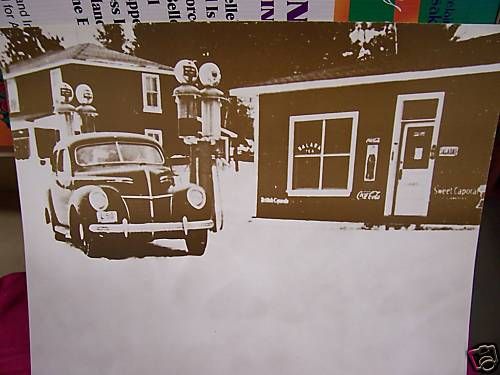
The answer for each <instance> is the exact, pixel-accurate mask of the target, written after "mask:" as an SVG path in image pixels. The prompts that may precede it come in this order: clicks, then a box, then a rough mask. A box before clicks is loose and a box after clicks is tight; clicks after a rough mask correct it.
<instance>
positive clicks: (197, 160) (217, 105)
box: [173, 60, 224, 231]
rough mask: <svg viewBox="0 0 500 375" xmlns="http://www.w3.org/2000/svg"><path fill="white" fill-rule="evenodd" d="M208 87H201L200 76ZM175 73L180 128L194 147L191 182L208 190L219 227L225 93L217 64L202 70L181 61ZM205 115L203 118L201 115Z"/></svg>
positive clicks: (180, 133) (175, 92) (185, 141)
mask: <svg viewBox="0 0 500 375" xmlns="http://www.w3.org/2000/svg"><path fill="white" fill-rule="evenodd" d="M198 73H199V78H200V83H201V84H202V85H203V86H205V87H204V88H203V89H202V90H199V89H198V88H197V87H196V86H195V84H196V80H197V79H198ZM174 74H175V77H176V78H177V81H178V82H179V83H180V84H181V85H180V86H178V87H177V88H175V89H174V92H173V95H174V97H175V101H176V103H177V117H178V131H179V133H178V134H179V137H181V138H182V139H183V141H184V143H185V144H187V145H189V149H190V164H189V169H190V182H192V183H196V184H199V185H200V186H201V187H203V188H204V189H205V192H206V194H207V201H208V202H211V206H212V218H213V220H214V222H215V230H216V231H217V230H220V229H222V207H221V201H220V183H219V178H218V175H219V174H218V169H219V166H220V164H221V163H220V161H219V158H218V154H217V152H216V147H215V144H216V142H217V140H219V139H220V135H221V126H222V125H221V108H222V100H224V94H223V93H222V91H220V90H219V89H217V88H216V86H217V85H218V84H219V82H220V79H221V74H220V70H219V68H218V67H217V65H215V64H213V63H207V64H204V65H202V66H201V68H200V70H199V72H198V68H197V67H196V65H195V63H194V62H193V61H190V60H181V61H179V62H178V63H177V64H176V66H175V68H174ZM200 114H201V117H200Z"/></svg>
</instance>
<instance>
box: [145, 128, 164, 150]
mask: <svg viewBox="0 0 500 375" xmlns="http://www.w3.org/2000/svg"><path fill="white" fill-rule="evenodd" d="M144 134H145V135H147V136H148V137H151V138H153V139H154V140H156V141H157V142H158V143H159V144H160V145H161V146H162V147H163V132H162V131H161V130H158V129H144Z"/></svg>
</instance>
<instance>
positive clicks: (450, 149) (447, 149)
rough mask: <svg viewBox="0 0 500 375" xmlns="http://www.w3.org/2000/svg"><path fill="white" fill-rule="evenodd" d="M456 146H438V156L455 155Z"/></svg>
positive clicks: (456, 153) (456, 151)
mask: <svg viewBox="0 0 500 375" xmlns="http://www.w3.org/2000/svg"><path fill="white" fill-rule="evenodd" d="M457 155H458V146H441V147H439V156H449V157H450V156H451V157H453V156H457Z"/></svg>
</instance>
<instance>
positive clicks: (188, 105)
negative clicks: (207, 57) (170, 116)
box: [173, 60, 200, 143]
mask: <svg viewBox="0 0 500 375" xmlns="http://www.w3.org/2000/svg"><path fill="white" fill-rule="evenodd" d="M174 75H175V78H176V79H177V81H178V82H179V83H180V84H181V85H180V86H178V87H176V88H175V89H174V92H173V96H174V97H175V103H176V104H177V118H178V123H177V124H178V135H179V137H182V138H184V142H185V143H193V142H195V139H196V137H197V135H198V131H199V127H200V124H199V121H198V98H199V97H200V90H198V88H197V87H195V86H194V83H195V82H196V80H197V78H198V68H197V67H196V65H195V63H194V62H193V61H191V60H181V61H179V62H178V63H177V64H176V65H175V68H174Z"/></svg>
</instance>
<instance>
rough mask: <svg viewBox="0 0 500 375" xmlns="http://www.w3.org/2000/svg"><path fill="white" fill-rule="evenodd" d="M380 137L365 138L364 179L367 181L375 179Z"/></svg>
mask: <svg viewBox="0 0 500 375" xmlns="http://www.w3.org/2000/svg"><path fill="white" fill-rule="evenodd" d="M379 143H380V138H368V139H367V140H366V159H365V174H364V180H365V181H367V182H371V181H375V175H376V173H377V159H378V144H379Z"/></svg>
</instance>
